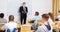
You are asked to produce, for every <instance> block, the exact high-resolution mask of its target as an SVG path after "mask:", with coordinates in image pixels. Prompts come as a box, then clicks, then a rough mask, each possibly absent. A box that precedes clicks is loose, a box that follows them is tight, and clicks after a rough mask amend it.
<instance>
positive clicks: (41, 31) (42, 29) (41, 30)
mask: <svg viewBox="0 0 60 32" xmlns="http://www.w3.org/2000/svg"><path fill="white" fill-rule="evenodd" d="M35 32H52V30H48V29H47V27H46V26H45V25H44V24H42V25H41V26H39V27H38V29H37V31H35Z"/></svg>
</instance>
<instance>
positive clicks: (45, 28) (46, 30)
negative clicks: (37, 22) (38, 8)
mask: <svg viewBox="0 0 60 32" xmlns="http://www.w3.org/2000/svg"><path fill="white" fill-rule="evenodd" d="M48 19H49V16H48V14H43V15H42V25H41V26H39V27H38V29H37V31H35V32H52V31H51V26H50V24H49V23H48Z"/></svg>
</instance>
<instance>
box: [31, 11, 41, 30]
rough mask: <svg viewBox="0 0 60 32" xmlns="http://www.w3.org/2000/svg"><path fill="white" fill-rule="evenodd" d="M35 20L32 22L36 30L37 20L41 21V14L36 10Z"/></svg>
mask: <svg viewBox="0 0 60 32" xmlns="http://www.w3.org/2000/svg"><path fill="white" fill-rule="evenodd" d="M33 21H34V23H33V24H32V26H31V28H32V29H35V30H36V29H37V28H38V26H37V24H36V23H37V21H41V18H40V16H39V12H35V17H34V18H33Z"/></svg>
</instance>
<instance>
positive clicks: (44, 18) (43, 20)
mask: <svg viewBox="0 0 60 32" xmlns="http://www.w3.org/2000/svg"><path fill="white" fill-rule="evenodd" d="M48 19H49V16H48V14H43V15H42V22H46V21H48Z"/></svg>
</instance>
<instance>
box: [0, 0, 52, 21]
mask: <svg viewBox="0 0 60 32" xmlns="http://www.w3.org/2000/svg"><path fill="white" fill-rule="evenodd" d="M22 2H26V3H27V7H28V10H29V11H28V19H30V18H32V17H33V16H34V12H35V11H39V13H40V15H42V14H43V13H48V12H52V0H0V12H3V13H5V18H6V19H8V16H9V15H11V14H12V15H14V16H15V21H17V20H19V13H18V9H19V7H20V6H21V3H22Z"/></svg>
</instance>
